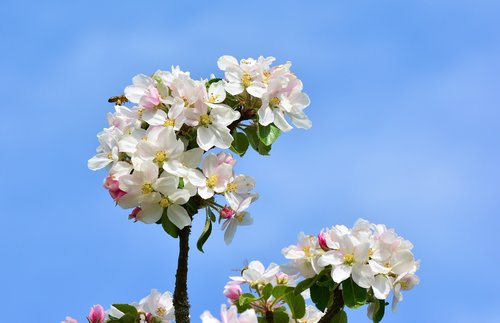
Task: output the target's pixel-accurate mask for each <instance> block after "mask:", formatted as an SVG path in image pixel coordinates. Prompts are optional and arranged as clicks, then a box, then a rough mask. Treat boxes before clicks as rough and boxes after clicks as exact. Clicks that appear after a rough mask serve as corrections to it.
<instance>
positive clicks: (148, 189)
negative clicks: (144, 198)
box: [141, 183, 153, 194]
mask: <svg viewBox="0 0 500 323" xmlns="http://www.w3.org/2000/svg"><path fill="white" fill-rule="evenodd" d="M141 191H142V194H149V193H151V192H152V191H153V185H152V184H151V183H144V184H142V189H141Z"/></svg>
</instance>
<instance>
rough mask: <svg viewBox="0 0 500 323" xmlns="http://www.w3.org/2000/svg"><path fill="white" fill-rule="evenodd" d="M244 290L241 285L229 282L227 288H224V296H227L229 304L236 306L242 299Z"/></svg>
mask: <svg viewBox="0 0 500 323" xmlns="http://www.w3.org/2000/svg"><path fill="white" fill-rule="evenodd" d="M242 293H243V290H242V289H241V287H240V284H238V283H236V282H229V283H228V284H227V285H226V286H224V296H226V297H227V298H228V300H229V303H231V304H234V303H235V302H236V301H238V299H239V298H240V296H241V294H242Z"/></svg>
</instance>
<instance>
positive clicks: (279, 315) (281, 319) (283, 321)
mask: <svg viewBox="0 0 500 323" xmlns="http://www.w3.org/2000/svg"><path fill="white" fill-rule="evenodd" d="M273 322H274V323H288V322H290V317H288V314H286V313H285V312H276V311H275V312H273Z"/></svg>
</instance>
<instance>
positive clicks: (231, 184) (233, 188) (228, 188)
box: [226, 182, 238, 192]
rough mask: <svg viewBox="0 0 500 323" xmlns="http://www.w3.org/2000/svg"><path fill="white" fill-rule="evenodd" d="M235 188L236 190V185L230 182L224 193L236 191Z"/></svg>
mask: <svg viewBox="0 0 500 323" xmlns="http://www.w3.org/2000/svg"><path fill="white" fill-rule="evenodd" d="M237 188H238V186H237V185H236V183H235V182H231V183H229V184H227V187H226V192H233V191H236V189H237Z"/></svg>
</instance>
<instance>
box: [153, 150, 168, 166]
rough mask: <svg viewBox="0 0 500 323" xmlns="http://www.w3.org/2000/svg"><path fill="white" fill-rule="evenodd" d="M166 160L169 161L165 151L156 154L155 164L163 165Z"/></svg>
mask: <svg viewBox="0 0 500 323" xmlns="http://www.w3.org/2000/svg"><path fill="white" fill-rule="evenodd" d="M165 160H167V154H166V153H165V152H164V151H157V152H156V154H155V158H154V160H153V161H154V162H155V163H159V164H161V163H163V162H164V161H165Z"/></svg>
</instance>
